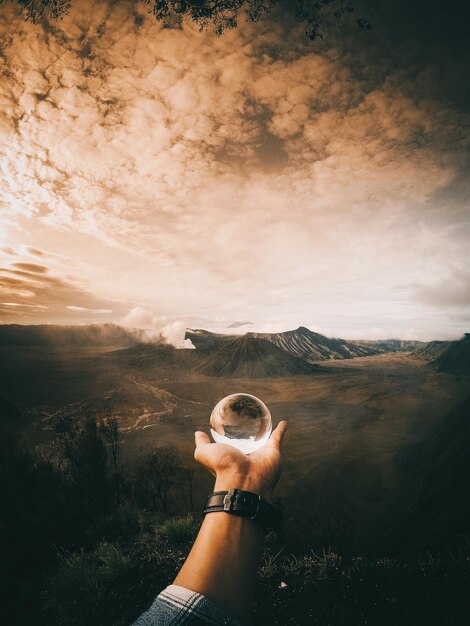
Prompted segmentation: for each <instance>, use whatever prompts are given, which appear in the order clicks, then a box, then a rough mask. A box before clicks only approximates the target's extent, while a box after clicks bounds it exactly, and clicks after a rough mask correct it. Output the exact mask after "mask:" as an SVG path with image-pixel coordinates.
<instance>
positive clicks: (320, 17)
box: [0, 0, 371, 40]
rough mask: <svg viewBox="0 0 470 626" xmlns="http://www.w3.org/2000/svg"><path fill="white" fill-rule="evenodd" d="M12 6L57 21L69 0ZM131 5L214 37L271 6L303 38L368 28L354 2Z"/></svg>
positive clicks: (151, 0)
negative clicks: (293, 22) (302, 29)
mask: <svg viewBox="0 0 470 626" xmlns="http://www.w3.org/2000/svg"><path fill="white" fill-rule="evenodd" d="M12 1H15V0H12ZM2 3H3V0H0V4H2ZM16 3H17V4H19V5H20V6H21V8H22V9H23V12H24V14H25V17H26V19H29V20H31V21H32V22H39V21H41V20H43V19H58V18H61V17H63V16H64V15H65V14H67V13H68V12H69V11H70V8H71V7H72V4H73V3H72V2H71V1H69V0H16ZM134 4H135V5H147V9H148V12H149V13H153V15H154V16H155V18H156V19H157V20H159V21H162V22H164V23H175V22H176V23H178V22H179V21H181V20H182V19H183V18H187V19H190V20H192V21H193V22H195V23H196V24H197V25H198V26H199V28H200V29H201V30H205V29H208V28H212V29H213V31H214V32H215V33H216V35H221V34H222V33H223V32H224V31H226V30H230V29H233V28H236V27H237V26H238V22H239V20H240V18H241V17H245V18H246V19H248V20H249V21H251V22H258V21H259V20H261V19H262V18H263V17H265V16H266V15H267V14H269V13H271V12H272V11H273V10H274V8H275V7H280V8H281V9H282V10H287V11H288V12H289V13H290V14H291V15H293V16H294V17H295V18H296V19H297V21H299V22H301V23H303V24H305V25H306V28H307V30H306V35H307V36H308V37H309V38H310V39H312V40H314V39H319V38H322V37H323V36H324V35H325V32H326V30H327V29H328V28H329V27H331V25H332V24H334V23H338V22H341V21H345V20H348V21H351V20H352V21H354V22H355V23H356V24H357V26H359V27H360V28H365V29H369V28H371V23H370V19H369V17H368V16H367V15H365V14H364V13H362V12H361V13H360V14H359V13H358V11H357V10H356V8H355V5H356V3H354V2H350V1H349V0H293V1H290V0H137V1H136V2H134ZM131 16H132V17H133V19H134V21H135V23H136V24H137V25H139V24H141V23H142V21H143V18H142V16H141V15H139V14H137V13H134V12H130V17H131Z"/></svg>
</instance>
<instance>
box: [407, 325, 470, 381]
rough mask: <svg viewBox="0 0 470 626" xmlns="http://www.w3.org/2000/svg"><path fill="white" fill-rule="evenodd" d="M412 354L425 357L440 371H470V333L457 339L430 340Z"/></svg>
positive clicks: (459, 372)
mask: <svg viewBox="0 0 470 626" xmlns="http://www.w3.org/2000/svg"><path fill="white" fill-rule="evenodd" d="M413 355H415V356H419V357H420V358H423V359H427V360H428V361H429V362H430V363H431V365H433V366H434V367H436V368H437V369H438V370H439V371H440V372H448V373H449V374H468V373H470V333H465V335H464V336H463V337H462V339H460V340H459V341H431V342H430V343H428V344H427V345H426V346H424V347H423V348H419V349H418V350H415V351H414V352H413Z"/></svg>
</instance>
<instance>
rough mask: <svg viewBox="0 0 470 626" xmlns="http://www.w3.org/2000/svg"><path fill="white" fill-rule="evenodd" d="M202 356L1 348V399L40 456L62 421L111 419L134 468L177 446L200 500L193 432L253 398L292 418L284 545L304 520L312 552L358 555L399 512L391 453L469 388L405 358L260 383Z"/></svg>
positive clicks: (399, 487) (332, 366)
mask: <svg viewBox="0 0 470 626" xmlns="http://www.w3.org/2000/svg"><path fill="white" fill-rule="evenodd" d="M293 358H294V357H293ZM201 359H203V356H202V355H201V356H200V355H199V354H198V351H197V350H174V349H172V348H171V347H168V346H149V345H142V346H140V345H137V346H132V347H130V348H119V349H112V348H111V349H110V347H106V348H103V347H90V346H86V347H83V348H78V347H73V348H65V347H62V346H55V347H50V346H49V347H42V346H41V347H37V346H33V347H31V346H30V347H24V346H16V347H11V346H3V347H2V348H1V349H0V396H2V397H5V398H7V399H8V400H9V401H10V402H11V403H12V404H13V405H14V406H15V407H16V408H17V409H18V410H19V412H20V414H21V418H20V420H21V424H22V426H21V428H22V431H23V433H24V436H25V438H26V440H27V441H28V442H29V444H30V445H32V446H36V447H38V446H39V447H42V448H43V449H44V450H45V451H46V452H47V447H48V442H50V439H51V437H52V424H53V420H54V418H55V417H57V416H59V415H68V416H71V417H76V418H80V417H84V416H96V417H103V416H105V415H114V416H116V418H117V419H118V422H119V427H120V431H121V442H122V453H123V457H124V459H125V462H126V463H127V464H129V466H131V467H132V464H133V462H134V459H135V458H137V457H138V455H139V454H140V453H141V452H142V451H143V450H146V449H149V448H151V447H153V446H170V445H174V446H176V447H177V448H178V449H179V451H180V453H181V455H182V458H183V462H184V463H185V464H186V465H187V466H190V467H193V468H194V469H195V472H196V473H195V491H196V496H197V500H198V505H201V504H202V501H203V499H204V497H205V494H206V493H207V490H208V489H209V487H210V483H211V480H210V477H208V476H206V475H205V473H204V471H203V470H202V469H200V468H198V467H197V466H196V465H195V463H194V461H193V458H192V456H193V432H194V430H196V429H202V430H206V432H207V430H208V428H207V427H208V419H209V415H210V412H211V410H212V407H213V406H214V405H215V404H216V402H217V401H218V400H219V399H220V398H222V397H223V396H225V395H227V394H229V393H234V392H237V391H245V392H248V393H252V394H254V395H256V396H258V397H260V398H261V399H262V400H263V401H264V402H265V403H266V404H267V405H268V407H269V408H270V410H271V412H272V415H273V420H274V422H275V423H276V422H277V421H278V420H280V419H287V420H288V423H289V427H288V434H287V436H286V440H285V444H284V474H283V478H282V481H281V484H280V486H279V490H278V495H279V497H280V498H281V500H282V502H283V505H284V507H285V514H286V517H287V519H289V518H291V519H295V520H296V522H295V525H296V532H295V533H292V536H291V537H290V539H289V541H290V543H291V544H292V545H293V546H294V547H295V544H296V536H298V530H299V523H300V524H301V525H302V524H303V525H305V527H306V528H305V529H307V528H308V531H309V533H308V534H309V536H310V537H312V541H313V544H314V545H317V544H323V545H324V544H325V542H328V541H329V542H330V543H332V544H334V545H337V544H338V542H339V544H341V542H342V543H343V544H344V545H340V547H341V548H342V549H344V550H347V549H351V550H353V551H355V552H357V551H360V550H364V549H368V550H369V551H370V550H371V549H375V548H377V549H378V550H379V547H378V545H377V544H378V543H380V544H381V545H382V547H383V545H384V542H385V538H386V537H387V536H388V534H389V533H390V532H391V528H392V526H393V525H394V523H395V521H396V518H397V516H398V515H399V514H401V512H402V511H403V509H404V508H406V507H405V504H406V497H405V496H406V494H407V487H406V484H405V485H404V484H403V477H402V471H401V470H400V469H399V468H398V467H397V465H396V463H395V460H394V459H395V457H396V455H397V454H399V452H400V450H402V449H403V448H404V447H406V446H408V445H410V444H413V443H414V442H419V441H420V440H422V439H423V438H424V437H426V436H427V435H428V433H430V432H431V430H432V429H433V427H434V426H435V425H436V424H438V423H439V422H440V421H441V420H442V419H443V418H444V416H445V415H446V414H447V413H448V412H449V410H451V409H452V408H453V407H454V406H455V405H457V404H458V403H459V401H461V400H462V399H463V398H464V397H465V395H466V393H467V385H466V383H467V382H468V380H465V378H460V377H457V376H453V375H450V374H447V373H443V372H439V371H436V369H434V368H432V367H430V366H429V365H428V363H427V361H426V360H424V359H422V358H419V357H417V356H414V355H412V354H410V353H406V352H388V353H380V354H376V355H374V356H367V357H358V358H354V359H347V360H329V361H323V362H321V366H309V367H310V370H308V373H306V372H304V373H302V375H298V376H295V375H291V376H288V377H279V376H277V377H264V378H263V377H259V378H253V377H249V378H246V377H245V378H243V377H233V376H220V375H218V376H207V375H204V374H201V373H198V364H199V363H200V362H201ZM405 482H406V481H405ZM305 503H307V505H305ZM299 520H301V521H300V522H299ZM315 542H316V543H315ZM379 551H380V550H379Z"/></svg>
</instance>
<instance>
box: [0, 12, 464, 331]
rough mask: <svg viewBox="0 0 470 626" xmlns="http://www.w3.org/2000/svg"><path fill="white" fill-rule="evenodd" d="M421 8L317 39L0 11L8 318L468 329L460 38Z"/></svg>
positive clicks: (2, 273)
mask: <svg viewBox="0 0 470 626" xmlns="http://www.w3.org/2000/svg"><path fill="white" fill-rule="evenodd" d="M363 4H365V3H364V2H363ZM409 4H410V3H407V2H396V3H390V2H379V1H377V2H374V3H373V6H374V13H373V28H372V30H370V31H363V30H361V29H359V28H356V27H354V25H351V26H350V27H348V28H346V27H332V28H331V29H330V31H329V32H328V33H327V35H326V37H325V38H324V39H323V40H320V41H316V42H311V41H309V40H308V39H307V38H306V37H305V36H304V30H305V29H304V27H303V26H302V25H298V24H295V23H294V22H293V21H291V20H290V19H289V18H288V17H287V16H286V15H283V14H281V13H279V12H278V13H276V14H274V15H273V16H271V17H270V18H268V19H265V20H263V21H262V22H260V23H258V24H247V23H241V24H240V26H239V28H238V29H236V30H235V31H231V32H227V33H225V34H224V35H222V36H221V37H216V36H215V35H214V34H213V33H212V32H210V31H208V32H199V30H198V28H197V27H196V26H195V25H194V24H192V23H189V22H184V23H183V24H182V25H174V26H171V27H163V26H162V25H161V24H159V23H157V22H156V21H155V19H154V18H153V16H152V15H148V14H147V12H146V8H145V5H138V4H136V3H130V2H127V1H126V2H125V1H120V2H119V1H118V2H115V3H112V6H111V3H109V2H107V1H100V2H93V1H92V0H78V1H75V2H74V6H73V9H72V11H71V13H70V14H69V15H68V16H66V17H65V18H64V19H63V20H60V21H57V22H44V23H41V24H31V23H29V22H25V21H24V19H23V17H22V16H21V14H20V13H19V9H18V8H17V7H16V6H15V5H10V4H9V3H8V4H4V5H2V6H1V7H0V40H1V41H2V42H3V45H2V51H1V55H0V64H1V65H2V67H1V71H0V99H1V103H0V268H1V269H0V322H1V323H20V324H39V323H60V324H86V323H104V322H115V323H120V324H122V325H124V326H129V327H139V328H148V329H152V330H153V331H155V332H157V331H158V330H160V329H162V328H171V327H172V325H174V324H176V325H179V326H178V328H179V327H180V326H181V325H183V327H184V326H186V327H192V328H195V327H199V328H201V327H202V328H206V329H208V330H213V331H217V332H225V331H226V332H235V333H237V332H246V331H247V330H256V331H267V332H269V331H279V330H287V329H291V328H296V327H297V326H299V325H303V326H308V327H309V328H311V329H313V330H316V331H318V332H322V333H324V334H327V335H330V336H336V337H345V338H364V339H368V338H369V339H378V338H389V337H398V338H403V339H421V340H429V339H436V338H437V339H446V338H458V337H460V336H461V335H462V334H463V332H466V331H468V330H469V328H470V267H469V261H468V259H469V254H468V250H469V249H470V245H469V243H470V210H469V198H470V193H469V191H470V184H469V180H470V179H469V177H468V170H469V156H468V155H469V143H470V112H469V102H470V87H469V85H468V80H467V73H468V72H467V68H468V66H469V65H468V64H469V61H470V58H469V54H468V46H467V44H466V39H467V37H466V33H465V28H464V24H465V23H466V22H465V20H464V19H463V15H462V14H461V13H460V8H459V7H460V4H459V3H447V4H446V6H445V7H444V8H443V7H442V6H441V5H442V3H436V6H435V7H434V4H433V3H432V2H421V1H417V2H416V3H411V4H413V7H409V6H408V5H409ZM439 6H441V8H440V9H439ZM462 6H463V4H462Z"/></svg>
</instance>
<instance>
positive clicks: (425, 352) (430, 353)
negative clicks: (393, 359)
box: [412, 341, 454, 361]
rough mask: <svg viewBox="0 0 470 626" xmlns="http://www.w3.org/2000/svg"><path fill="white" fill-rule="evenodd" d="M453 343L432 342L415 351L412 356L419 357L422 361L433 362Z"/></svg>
mask: <svg viewBox="0 0 470 626" xmlns="http://www.w3.org/2000/svg"><path fill="white" fill-rule="evenodd" d="M453 343H454V342H453V341H430V342H429V343H425V344H424V345H423V346H420V347H418V348H416V350H413V353H412V354H413V356H419V357H420V358H421V359H427V360H428V361H433V360H434V359H437V358H438V357H439V356H441V354H442V353H443V352H445V351H446V350H447V348H448V347H449V346H451V345H452V344H453Z"/></svg>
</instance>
